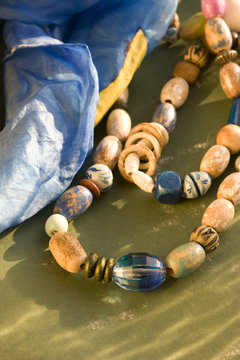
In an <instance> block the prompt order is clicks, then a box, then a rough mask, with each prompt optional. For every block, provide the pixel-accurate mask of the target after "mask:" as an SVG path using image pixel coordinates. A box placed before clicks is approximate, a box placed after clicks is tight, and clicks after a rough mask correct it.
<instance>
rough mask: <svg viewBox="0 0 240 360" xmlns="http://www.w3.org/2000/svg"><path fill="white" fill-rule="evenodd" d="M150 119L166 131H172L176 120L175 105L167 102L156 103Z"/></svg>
mask: <svg viewBox="0 0 240 360" xmlns="http://www.w3.org/2000/svg"><path fill="white" fill-rule="evenodd" d="M152 121H154V122H157V123H159V124H161V125H163V126H164V127H165V129H166V130H167V132H168V133H170V132H172V131H173V130H174V128H175V126H176V122H177V113H176V109H175V107H174V106H173V105H172V104H170V103H168V102H166V103H164V104H160V105H158V107H157V108H156V110H155V111H154V113H153V118H152Z"/></svg>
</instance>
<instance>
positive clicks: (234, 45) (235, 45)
mask: <svg viewBox="0 0 240 360" xmlns="http://www.w3.org/2000/svg"><path fill="white" fill-rule="evenodd" d="M232 40H233V41H232V49H233V50H237V49H238V33H237V32H236V31H232Z"/></svg>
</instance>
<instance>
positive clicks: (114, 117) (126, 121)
mask: <svg viewBox="0 0 240 360" xmlns="http://www.w3.org/2000/svg"><path fill="white" fill-rule="evenodd" d="M106 128H107V134H108V135H113V136H116V137H117V138H118V139H119V140H120V141H122V142H124V141H125V140H126V139H127V137H128V134H129V132H130V130H131V118H130V116H129V114H128V113H127V111H125V110H123V109H114V110H113V111H111V113H110V115H109V116H108V119H107V125H106Z"/></svg>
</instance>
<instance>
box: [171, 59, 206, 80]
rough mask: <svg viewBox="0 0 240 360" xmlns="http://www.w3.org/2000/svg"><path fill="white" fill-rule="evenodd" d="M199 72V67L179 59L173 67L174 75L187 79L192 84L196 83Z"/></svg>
mask: <svg viewBox="0 0 240 360" xmlns="http://www.w3.org/2000/svg"><path fill="white" fill-rule="evenodd" d="M199 73H200V69H199V67H198V66H197V65H195V64H192V63H190V62H187V61H179V62H178V63H177V64H176V65H175V68H174V69H173V76H174V77H181V78H183V79H185V80H186V81H187V82H188V84H190V85H191V84H194V83H195V81H196V80H197V78H198V75H199Z"/></svg>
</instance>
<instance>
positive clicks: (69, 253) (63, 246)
mask: <svg viewBox="0 0 240 360" xmlns="http://www.w3.org/2000/svg"><path fill="white" fill-rule="evenodd" d="M49 249H50V251H51V253H52V255H53V256H54V258H55V260H56V261H57V263H58V265H60V266H61V267H62V268H63V269H65V270H67V271H69V272H72V273H77V272H80V271H81V270H82V265H83V264H84V261H85V259H86V258H87V254H86V253H85V251H84V249H83V247H82V246H81V244H80V243H79V241H78V239H77V238H76V237H75V236H73V235H72V234H70V233H68V232H57V233H55V234H54V235H53V236H52V238H51V239H50V241H49Z"/></svg>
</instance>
